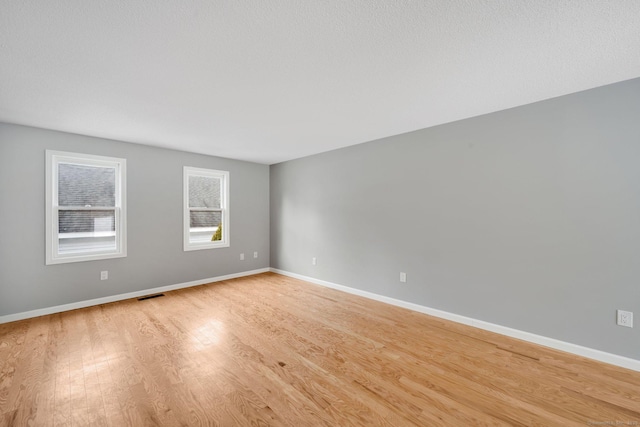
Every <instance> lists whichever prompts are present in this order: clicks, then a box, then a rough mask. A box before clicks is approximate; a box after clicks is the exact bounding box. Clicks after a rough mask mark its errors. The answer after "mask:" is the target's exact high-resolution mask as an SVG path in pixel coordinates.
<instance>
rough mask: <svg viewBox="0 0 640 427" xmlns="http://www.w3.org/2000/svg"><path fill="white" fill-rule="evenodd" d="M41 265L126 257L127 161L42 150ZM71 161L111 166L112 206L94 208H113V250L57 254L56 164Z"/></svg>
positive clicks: (97, 165)
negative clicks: (44, 189) (114, 201)
mask: <svg viewBox="0 0 640 427" xmlns="http://www.w3.org/2000/svg"><path fill="white" fill-rule="evenodd" d="M45 159H46V162H45V163H46V164H45V171H46V172H45V188H46V196H45V197H46V199H45V200H46V202H45V203H46V206H45V218H46V224H45V264H46V265H53V264H63V263H68V262H82V261H96V260H101V259H110V258H124V257H126V256H127V184H126V183H127V160H126V159H121V158H116V157H105V156H96V155H93V154H81V153H70V152H66V151H54V150H46V151H45ZM60 163H71V164H80V165H89V166H96V167H108V168H114V169H115V171H116V173H115V200H116V204H115V206H109V207H98V206H96V207H95V208H94V209H97V210H99V209H112V210H113V211H114V221H115V235H116V249H115V251H113V250H109V251H90V252H81V253H73V254H60V253H59V248H58V243H59V240H58V239H59V235H58V211H59V210H61V209H60V207H59V206H58V177H57V175H58V165H59V164H60ZM70 208H71V210H84V208H82V207H70Z"/></svg>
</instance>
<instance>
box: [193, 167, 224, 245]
mask: <svg viewBox="0 0 640 427" xmlns="http://www.w3.org/2000/svg"><path fill="white" fill-rule="evenodd" d="M228 200H229V172H226V171H218V170H213V169H200V168H193V167H188V166H185V168H184V250H185V251H191V250H197V249H210V248H220V247H227V246H229V201H228Z"/></svg>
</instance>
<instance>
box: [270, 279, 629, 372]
mask: <svg viewBox="0 0 640 427" xmlns="http://www.w3.org/2000/svg"><path fill="white" fill-rule="evenodd" d="M270 270H271V271H272V272H273V273H278V274H282V275H283V276H289V277H293V278H295V279H300V280H304V281H306V282H310V283H314V284H316V285H320V286H325V287H327V288H332V289H337V290H339V291H343V292H347V293H350V294H354V295H359V296H361V297H365V298H369V299H372V300H376V301H381V302H384V303H387V304H391V305H395V306H398V307H403V308H407V309H409V310H413V311H417V312H419V313H424V314H428V315H430V316H434V317H439V318H441V319H446V320H451V321H452V322H456V323H462V324H463V325H468V326H472V327H474V328H479V329H484V330H486V331H490V332H495V333H497V334H501V335H506V336H508V337H512V338H517V339H520V340H523V341H528V342H531V343H534V344H538V345H542V346H545V347H550V348H553V349H556V350H560V351H565V352H567V353H571V354H576V355H578V356H582V357H587V358H589V359H593V360H597V361H599V362H604V363H609V364H611V365H615V366H620V367H622V368H627V369H631V370H634V371H638V372H640V360H636V359H631V358H628V357H624V356H619V355H617V354H612V353H607V352H604V351H601V350H596V349H593V348H589V347H583V346H581V345H577V344H572V343H568V342H565V341H560V340H557V339H554V338H549V337H545V336H542V335H537V334H533V333H531V332H525V331H521V330H518V329H512V328H509V327H506V326H501V325H496V324H494V323H489V322H485V321H483V320H477V319H473V318H470V317H465V316H461V315H459V314H454V313H449V312H446V311H442V310H438V309H435V308H431V307H425V306H423V305H419V304H414V303H411V302H406V301H402V300H398V299H395V298H390V297H386V296H384V295H378V294H374V293H372V292H367V291H362V290H360V289H355V288H350V287H348V286H343V285H338V284H335V283H331V282H327V281H324V280H320V279H314V278H313V277H308V276H303V275H301V274H296V273H291V272H289V271H284V270H279V269H277V268H271V269H270Z"/></svg>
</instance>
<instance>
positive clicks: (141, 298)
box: [138, 294, 164, 301]
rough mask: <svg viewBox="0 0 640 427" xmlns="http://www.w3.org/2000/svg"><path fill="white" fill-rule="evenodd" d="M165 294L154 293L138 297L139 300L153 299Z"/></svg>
mask: <svg viewBox="0 0 640 427" xmlns="http://www.w3.org/2000/svg"><path fill="white" fill-rule="evenodd" d="M163 296H164V294H154V295H147V296H146V297H140V298H138V301H144V300H146V299H151V298H158V297H163Z"/></svg>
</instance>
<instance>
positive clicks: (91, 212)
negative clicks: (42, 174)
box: [46, 150, 127, 264]
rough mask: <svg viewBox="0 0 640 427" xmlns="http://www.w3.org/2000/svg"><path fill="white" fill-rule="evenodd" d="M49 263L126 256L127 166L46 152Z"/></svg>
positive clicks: (120, 161) (107, 159)
mask: <svg viewBox="0 0 640 427" xmlns="http://www.w3.org/2000/svg"><path fill="white" fill-rule="evenodd" d="M46 156H47V163H46V168H47V172H46V185H47V194H46V198H47V200H46V209H47V211H46V216H47V222H46V233H47V236H46V241H47V249H46V263H47V264H60V263H65V262H78V261H93V260H98V259H106V258H118V257H125V256H127V245H126V224H125V221H126V211H125V189H126V186H125V176H126V160H125V159H115V158H111V157H102V156H92V155H88V154H76V153H65V152H60V151H51V150H47V154H46Z"/></svg>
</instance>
